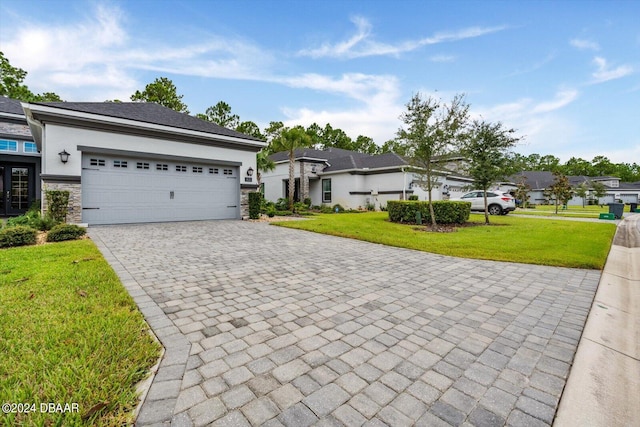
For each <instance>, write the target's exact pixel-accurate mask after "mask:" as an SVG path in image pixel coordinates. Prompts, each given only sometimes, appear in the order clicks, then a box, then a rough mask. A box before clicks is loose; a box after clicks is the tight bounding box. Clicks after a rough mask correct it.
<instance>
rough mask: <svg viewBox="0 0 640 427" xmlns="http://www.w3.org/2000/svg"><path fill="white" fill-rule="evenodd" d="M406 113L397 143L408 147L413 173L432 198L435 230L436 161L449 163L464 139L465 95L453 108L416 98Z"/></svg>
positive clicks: (467, 107) (431, 206)
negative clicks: (449, 159)
mask: <svg viewBox="0 0 640 427" xmlns="http://www.w3.org/2000/svg"><path fill="white" fill-rule="evenodd" d="M406 107H407V111H406V112H404V113H403V114H402V115H401V116H400V119H401V120H402V122H403V123H404V125H405V126H406V129H405V128H400V129H399V130H398V139H399V140H400V141H402V142H404V144H405V145H406V146H407V148H406V150H407V151H406V154H407V156H408V157H409V159H410V163H411V166H412V167H413V171H414V173H416V175H418V176H419V181H420V184H419V185H420V187H422V188H423V189H424V190H426V191H427V192H428V194H429V215H430V217H431V226H432V227H435V226H436V216H435V214H434V212H433V203H432V196H431V192H432V189H433V188H434V186H435V185H436V184H437V181H438V178H437V175H436V173H435V171H434V159H435V158H438V159H440V160H442V161H446V160H447V158H448V157H449V156H450V154H451V153H452V151H453V147H454V145H455V143H457V142H458V140H459V139H460V138H461V137H462V136H463V134H464V128H465V125H466V123H467V120H468V115H469V105H468V104H466V103H465V101H464V95H456V96H454V98H453V100H452V101H451V104H449V105H446V104H442V103H441V101H440V100H437V99H434V98H432V97H428V98H427V99H423V98H422V95H421V94H420V93H417V94H415V95H414V96H413V97H412V98H411V101H409V102H408V103H407V105H406Z"/></svg>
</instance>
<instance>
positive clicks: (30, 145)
mask: <svg viewBox="0 0 640 427" xmlns="http://www.w3.org/2000/svg"><path fill="white" fill-rule="evenodd" d="M22 150H23V151H24V152H25V153H37V152H38V146H37V145H36V143H35V142H25V143H24V145H23V146H22Z"/></svg>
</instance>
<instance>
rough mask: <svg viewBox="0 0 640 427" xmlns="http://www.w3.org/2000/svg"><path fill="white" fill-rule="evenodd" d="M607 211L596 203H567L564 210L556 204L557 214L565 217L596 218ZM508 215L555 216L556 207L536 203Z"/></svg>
mask: <svg viewBox="0 0 640 427" xmlns="http://www.w3.org/2000/svg"><path fill="white" fill-rule="evenodd" d="M626 209H628V208H626ZM607 212H609V206H605V207H600V206H598V205H590V206H585V207H584V208H583V207H582V206H571V205H569V206H567V209H566V210H562V206H558V213H557V216H561V217H566V218H598V216H599V215H600V214H601V213H607ZM510 215H536V216H556V207H555V206H554V205H538V206H536V207H535V209H530V208H527V209H521V208H518V209H516V210H515V211H513V212H511V214H510Z"/></svg>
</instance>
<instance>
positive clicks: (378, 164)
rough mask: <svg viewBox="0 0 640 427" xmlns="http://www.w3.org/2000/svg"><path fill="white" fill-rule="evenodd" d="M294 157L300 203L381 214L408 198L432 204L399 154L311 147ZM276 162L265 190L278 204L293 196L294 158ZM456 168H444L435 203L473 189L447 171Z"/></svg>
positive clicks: (282, 156)
mask: <svg viewBox="0 0 640 427" xmlns="http://www.w3.org/2000/svg"><path fill="white" fill-rule="evenodd" d="M294 155H295V156H294V158H295V168H294V170H295V189H296V190H295V196H294V199H295V200H296V201H303V200H304V199H306V198H309V199H311V203H312V204H313V205H321V204H325V205H330V206H333V205H335V204H340V205H341V206H342V207H344V208H345V209H359V208H362V209H364V208H366V207H367V206H371V207H374V208H375V209H380V207H384V206H386V204H387V202H388V201H389V200H403V199H408V198H409V196H410V195H417V196H418V198H419V200H427V199H428V194H427V192H426V191H424V190H423V189H422V188H421V187H420V185H419V177H418V176H417V175H415V174H414V173H412V172H411V167H410V165H409V162H408V161H407V160H406V159H405V158H403V157H401V156H399V155H397V154H394V153H387V154H378V155H371V154H364V153H358V152H355V151H349V150H343V149H339V148H328V149H326V150H315V149H311V148H307V149H298V150H296V151H295V152H294ZM270 158H271V160H273V161H274V163H275V164H276V168H275V169H274V170H273V171H270V172H265V173H263V175H262V183H263V187H264V188H263V191H264V195H265V198H266V199H267V200H271V201H276V200H277V199H279V198H286V197H287V195H288V183H289V157H288V153H287V152H279V153H275V154H273V155H271V156H270ZM454 163H455V162H452V163H451V165H440V166H439V172H438V177H439V183H438V185H437V186H436V188H434V191H433V192H432V199H433V200H441V199H444V198H448V197H457V196H458V195H460V194H462V192H463V191H464V190H465V189H466V188H468V187H470V186H472V184H473V180H471V179H470V178H468V177H463V176H460V175H457V174H456V173H455V172H454V170H449V168H448V167H447V166H452V167H453V166H455V164H454Z"/></svg>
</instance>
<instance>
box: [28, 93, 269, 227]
mask: <svg viewBox="0 0 640 427" xmlns="http://www.w3.org/2000/svg"><path fill="white" fill-rule="evenodd" d="M22 108H23V109H24V112H25V116H26V118H27V123H28V124H29V128H30V130H31V133H32V135H33V137H34V141H35V142H36V144H37V146H38V150H39V151H40V152H41V153H42V172H41V174H40V178H41V180H42V185H43V188H46V189H47V190H59V191H65V192H68V193H69V205H68V213H67V222H71V223H85V224H89V225H101V224H127V223H142V222H165V221H195V220H227V219H241V218H246V217H247V216H248V213H249V212H248V199H249V193H251V192H253V191H256V190H257V189H258V185H257V183H256V182H255V181H254V177H253V173H254V171H255V170H256V169H257V165H256V153H257V152H258V151H260V150H261V149H262V148H264V147H265V146H266V142H265V141H263V140H261V139H259V138H256V137H254V136H250V135H245V134H243V133H240V132H237V131H235V130H232V129H227V128H224V127H222V126H219V125H217V124H215V123H212V122H209V121H206V120H202V119H199V118H197V117H193V116H190V115H188V114H184V113H180V112H177V111H173V110H171V109H169V108H166V107H163V106H161V105H158V104H154V103H147V102H129V103H127V102H50V103H31V104H23V105H22ZM45 203H46V199H43V210H46V206H45Z"/></svg>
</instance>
